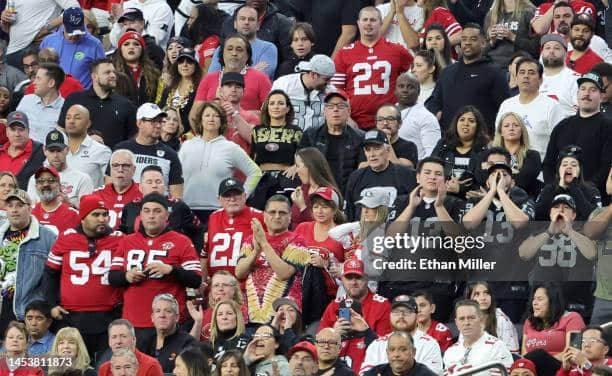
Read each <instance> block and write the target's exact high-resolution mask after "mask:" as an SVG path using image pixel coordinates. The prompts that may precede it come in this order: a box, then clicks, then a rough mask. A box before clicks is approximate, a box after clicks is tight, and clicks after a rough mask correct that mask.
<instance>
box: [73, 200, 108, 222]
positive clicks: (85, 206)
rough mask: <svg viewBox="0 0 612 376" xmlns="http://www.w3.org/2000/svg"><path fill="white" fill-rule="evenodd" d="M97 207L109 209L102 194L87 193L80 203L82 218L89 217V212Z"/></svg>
mask: <svg viewBox="0 0 612 376" xmlns="http://www.w3.org/2000/svg"><path fill="white" fill-rule="evenodd" d="M96 209H104V210H108V208H107V207H106V204H105V203H104V201H103V200H102V198H101V197H100V196H98V195H85V196H83V197H81V203H80V204H79V214H80V216H81V219H83V218H85V217H87V216H88V215H89V213H91V212H92V211H94V210H96Z"/></svg>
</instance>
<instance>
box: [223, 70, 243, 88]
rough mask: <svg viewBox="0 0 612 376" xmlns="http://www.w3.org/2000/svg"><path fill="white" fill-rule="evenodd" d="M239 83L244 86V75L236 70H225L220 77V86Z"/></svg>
mask: <svg viewBox="0 0 612 376" xmlns="http://www.w3.org/2000/svg"><path fill="white" fill-rule="evenodd" d="M232 83H233V84H239V85H241V86H242V87H244V76H243V75H242V74H240V73H238V72H225V73H223V77H222V78H221V86H223V85H226V84H232Z"/></svg>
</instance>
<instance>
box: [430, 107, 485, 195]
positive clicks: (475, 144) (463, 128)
mask: <svg viewBox="0 0 612 376" xmlns="http://www.w3.org/2000/svg"><path fill="white" fill-rule="evenodd" d="M487 130H488V126H487V124H486V123H485V120H484V117H483V116H482V113H481V112H480V111H479V110H478V109H477V108H476V107H474V106H465V107H463V108H461V109H459V111H457V113H456V114H455V117H454V118H453V120H452V121H451V123H450V124H449V127H448V129H447V130H446V135H445V137H444V138H443V139H441V140H440V141H439V142H438V145H436V147H435V148H434V150H433V152H432V153H431V155H432V156H433V157H439V158H442V159H443V160H444V161H445V162H446V164H447V166H450V167H451V177H450V179H449V180H448V181H447V183H446V185H447V189H448V192H449V193H452V194H454V195H457V196H459V197H462V198H464V199H465V194H466V192H467V191H469V190H473V189H477V184H476V182H475V181H474V171H475V169H476V164H477V163H476V162H477V159H478V158H477V156H478V154H479V153H481V152H482V151H484V150H485V149H486V148H487V144H488V143H489V137H488V135H487Z"/></svg>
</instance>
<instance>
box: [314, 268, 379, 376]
mask: <svg viewBox="0 0 612 376" xmlns="http://www.w3.org/2000/svg"><path fill="white" fill-rule="evenodd" d="M342 269H343V270H342V285H343V287H344V289H345V291H346V296H345V297H343V298H337V299H336V300H335V301H333V302H331V303H329V305H328V306H327V308H326V309H325V312H323V316H322V317H321V322H320V324H319V328H320V332H319V334H321V333H322V332H323V330H324V329H325V328H333V329H334V331H335V332H337V333H339V334H340V335H341V336H342V346H341V350H340V356H341V357H342V358H343V359H344V360H345V361H346V362H347V364H348V365H349V366H350V367H351V368H352V369H353V371H354V372H355V373H358V372H359V369H360V368H361V364H362V362H363V360H364V358H365V355H366V354H365V353H366V346H367V344H368V343H371V342H372V341H373V340H374V339H375V338H376V337H377V336H383V335H385V334H387V333H389V332H390V331H391V325H390V322H389V314H390V308H391V306H390V304H389V301H388V300H387V299H386V298H384V297H382V296H380V295H376V294H373V293H372V292H371V291H370V289H369V288H368V277H367V275H366V274H365V273H364V265H363V262H362V261H361V260H358V259H350V260H348V261H346V262H345V263H344V265H343V268H342ZM341 310H342V312H346V311H347V310H348V312H349V313H350V315H348V316H349V319H348V320H347V317H346V316H344V315H342V314H341V313H342V312H341ZM320 356H321V355H320V353H319V357H320ZM319 368H320V367H319Z"/></svg>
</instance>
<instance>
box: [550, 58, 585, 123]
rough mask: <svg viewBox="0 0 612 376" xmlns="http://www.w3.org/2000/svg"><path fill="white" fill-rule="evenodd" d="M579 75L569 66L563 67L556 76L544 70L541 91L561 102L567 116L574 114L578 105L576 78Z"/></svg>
mask: <svg viewBox="0 0 612 376" xmlns="http://www.w3.org/2000/svg"><path fill="white" fill-rule="evenodd" d="M579 77H580V74H578V73H576V72H574V71H573V70H571V69H569V68H568V67H565V68H563V70H561V72H560V73H559V74H557V75H555V76H549V75H547V74H546V72H544V74H543V75H542V85H540V93H541V94H544V95H546V96H548V97H550V98H552V99H554V100H556V101H557V102H559V104H560V105H561V108H562V109H563V111H564V112H565V113H567V114H568V115H567V116H570V115H574V114H575V113H576V110H575V109H574V106H578V82H577V81H576V80H577V79H578V78H579Z"/></svg>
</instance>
